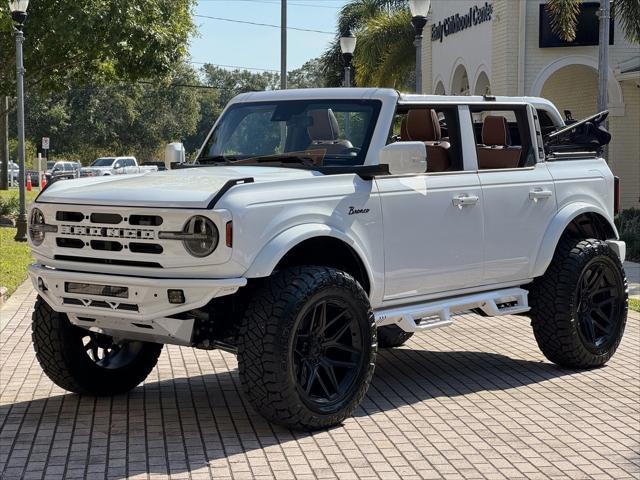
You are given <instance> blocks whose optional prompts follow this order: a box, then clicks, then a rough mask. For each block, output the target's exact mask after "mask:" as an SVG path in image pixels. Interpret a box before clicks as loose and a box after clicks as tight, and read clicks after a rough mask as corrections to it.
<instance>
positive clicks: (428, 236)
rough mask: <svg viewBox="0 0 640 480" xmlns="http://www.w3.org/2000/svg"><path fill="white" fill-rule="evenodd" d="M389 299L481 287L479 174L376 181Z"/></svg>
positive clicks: (454, 174)
mask: <svg viewBox="0 0 640 480" xmlns="http://www.w3.org/2000/svg"><path fill="white" fill-rule="evenodd" d="M376 182H377V183H378V188H379V192H380V198H381V203H382V212H383V216H382V221H383V226H384V252H385V253H384V255H385V298H384V299H385V300H387V301H388V300H394V299H400V298H408V297H416V296H421V295H426V294H431V293H437V292H445V291H450V290H455V289H460V288H465V287H471V286H476V285H478V284H479V282H480V281H481V279H482V262H483V258H482V253H483V249H482V243H483V238H482V236H483V232H482V230H483V220H482V198H481V197H482V192H481V188H480V181H479V178H478V175H477V173H476V172H455V173H443V174H421V175H416V176H405V177H378V178H377V179H376Z"/></svg>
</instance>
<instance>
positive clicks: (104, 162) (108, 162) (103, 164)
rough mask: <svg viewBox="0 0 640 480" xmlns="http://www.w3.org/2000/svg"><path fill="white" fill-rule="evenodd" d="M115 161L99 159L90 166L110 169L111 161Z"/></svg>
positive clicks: (112, 159)
mask: <svg viewBox="0 0 640 480" xmlns="http://www.w3.org/2000/svg"><path fill="white" fill-rule="evenodd" d="M114 160H115V158H112V157H110V158H99V159H97V160H96V161H94V162H93V163H92V164H91V166H92V167H110V166H111V165H112V164H113V161H114Z"/></svg>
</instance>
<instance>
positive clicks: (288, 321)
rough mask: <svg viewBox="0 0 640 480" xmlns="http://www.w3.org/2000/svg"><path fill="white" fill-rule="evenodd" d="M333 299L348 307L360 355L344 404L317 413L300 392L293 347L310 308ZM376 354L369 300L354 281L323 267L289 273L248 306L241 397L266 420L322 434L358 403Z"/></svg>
mask: <svg viewBox="0 0 640 480" xmlns="http://www.w3.org/2000/svg"><path fill="white" fill-rule="evenodd" d="M335 299H337V301H340V302H343V303H344V304H345V305H347V309H348V312H349V316H351V318H352V320H351V325H352V327H350V328H354V329H357V331H358V332H359V333H358V338H360V339H361V340H360V341H361V343H362V351H361V356H360V357H359V360H358V365H359V366H358V367H356V368H353V377H352V378H353V381H352V383H351V386H350V387H349V388H348V389H347V391H346V392H345V395H344V398H342V397H341V398H342V399H341V400H340V401H339V403H338V404H336V405H333V406H331V407H325V408H320V407H318V406H315V405H309V403H308V401H306V400H305V397H304V393H302V392H301V391H300V387H299V383H298V379H297V378H298V377H297V375H298V374H299V371H298V369H299V368H300V367H298V366H296V365H297V364H296V363H295V358H296V357H295V355H296V352H295V351H294V350H295V347H294V342H295V341H296V339H297V338H298V337H297V335H298V333H297V332H298V329H299V328H301V327H300V326H301V325H302V322H304V321H305V319H306V318H308V315H309V309H310V308H312V307H311V306H312V305H314V304H317V302H322V301H334V300H335ZM314 315H315V311H314ZM353 319H355V320H353ZM355 325H357V327H356V326H355ZM312 326H313V320H312ZM353 335H354V336H355V333H354V334H353ZM306 336H308V337H310V338H313V336H312V335H306ZM348 338H351V337H349V336H348ZM296 351H297V350H296ZM376 351H377V344H376V327H375V320H374V318H373V313H372V311H371V306H370V304H369V299H368V297H367V294H366V293H365V291H364V290H363V289H362V287H361V286H360V285H359V284H358V282H357V281H356V280H355V279H354V278H353V277H351V276H350V275H348V274H347V273H344V272H342V271H338V270H335V269H332V268H325V267H315V266H309V267H293V268H288V269H286V270H282V271H280V272H278V273H275V274H274V275H273V276H272V277H270V278H269V279H267V280H266V281H265V282H264V283H263V284H262V285H261V286H260V287H258V288H257V289H256V291H255V292H254V295H253V297H252V299H251V301H250V303H249V305H248V306H247V309H246V311H245V315H244V318H243V321H242V325H241V328H240V335H239V339H238V366H239V371H240V381H241V384H242V388H243V390H244V394H245V395H246V397H247V398H248V399H249V401H250V402H251V404H252V405H253V407H254V408H255V409H256V410H257V411H258V412H259V413H260V414H261V415H263V416H264V417H265V418H266V419H267V420H269V421H271V422H273V423H277V424H280V425H284V426H286V427H289V428H294V429H300V430H315V429H321V428H326V427H330V426H334V425H338V424H340V423H341V422H342V421H343V420H344V419H345V418H347V417H349V416H350V415H351V414H352V412H353V410H354V409H355V408H356V407H357V406H358V405H359V404H360V402H361V401H362V398H363V397H364V395H365V393H366V392H367V390H368V388H369V384H370V383H371V377H372V376H373V371H374V368H375V359H376ZM334 378H335V376H334Z"/></svg>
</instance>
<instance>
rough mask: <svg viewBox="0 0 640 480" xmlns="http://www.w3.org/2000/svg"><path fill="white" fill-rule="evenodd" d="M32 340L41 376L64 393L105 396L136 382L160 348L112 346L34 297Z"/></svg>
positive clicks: (152, 363)
mask: <svg viewBox="0 0 640 480" xmlns="http://www.w3.org/2000/svg"><path fill="white" fill-rule="evenodd" d="M31 329H32V335H31V338H32V341H33V346H34V349H35V351H36V358H37V359H38V362H39V363H40V366H41V367H42V369H43V370H44V373H45V374H46V375H47V376H48V377H49V378H50V379H51V380H52V381H53V383H55V384H56V385H58V386H59V387H61V388H63V389H65V390H68V391H69V392H73V393H79V394H88V395H95V396H110V395H117V394H120V393H125V392H128V391H129V390H132V389H133V388H135V387H136V386H137V385H139V384H140V383H142V381H144V379H145V378H147V376H148V375H149V373H150V372H151V370H153V368H154V367H155V365H156V363H157V362H158V357H159V356H160V352H161V351H162V345H160V344H156V343H145V342H119V343H116V342H114V339H113V338H112V337H109V336H107V335H102V334H98V333H93V332H90V331H88V330H85V329H82V328H79V327H76V326H75V325H73V324H72V323H71V322H70V321H69V319H68V318H67V316H66V315H65V314H62V313H58V312H55V311H54V310H52V309H51V307H50V306H49V305H48V304H47V302H45V301H44V300H43V299H42V298H41V297H38V299H37V301H36V305H35V310H34V312H33V317H32V324H31Z"/></svg>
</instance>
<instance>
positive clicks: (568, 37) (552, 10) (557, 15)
mask: <svg viewBox="0 0 640 480" xmlns="http://www.w3.org/2000/svg"><path fill="white" fill-rule="evenodd" d="M632 1H633V0H632ZM635 1H636V2H637V1H638V0H635ZM581 3H582V0H549V1H548V2H547V4H546V8H547V11H548V12H549V15H550V17H551V29H552V30H553V32H554V33H556V34H557V35H558V36H559V37H560V38H561V39H562V40H565V41H567V42H570V41H572V40H575V38H576V29H577V27H578V15H579V14H580V4H581Z"/></svg>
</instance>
